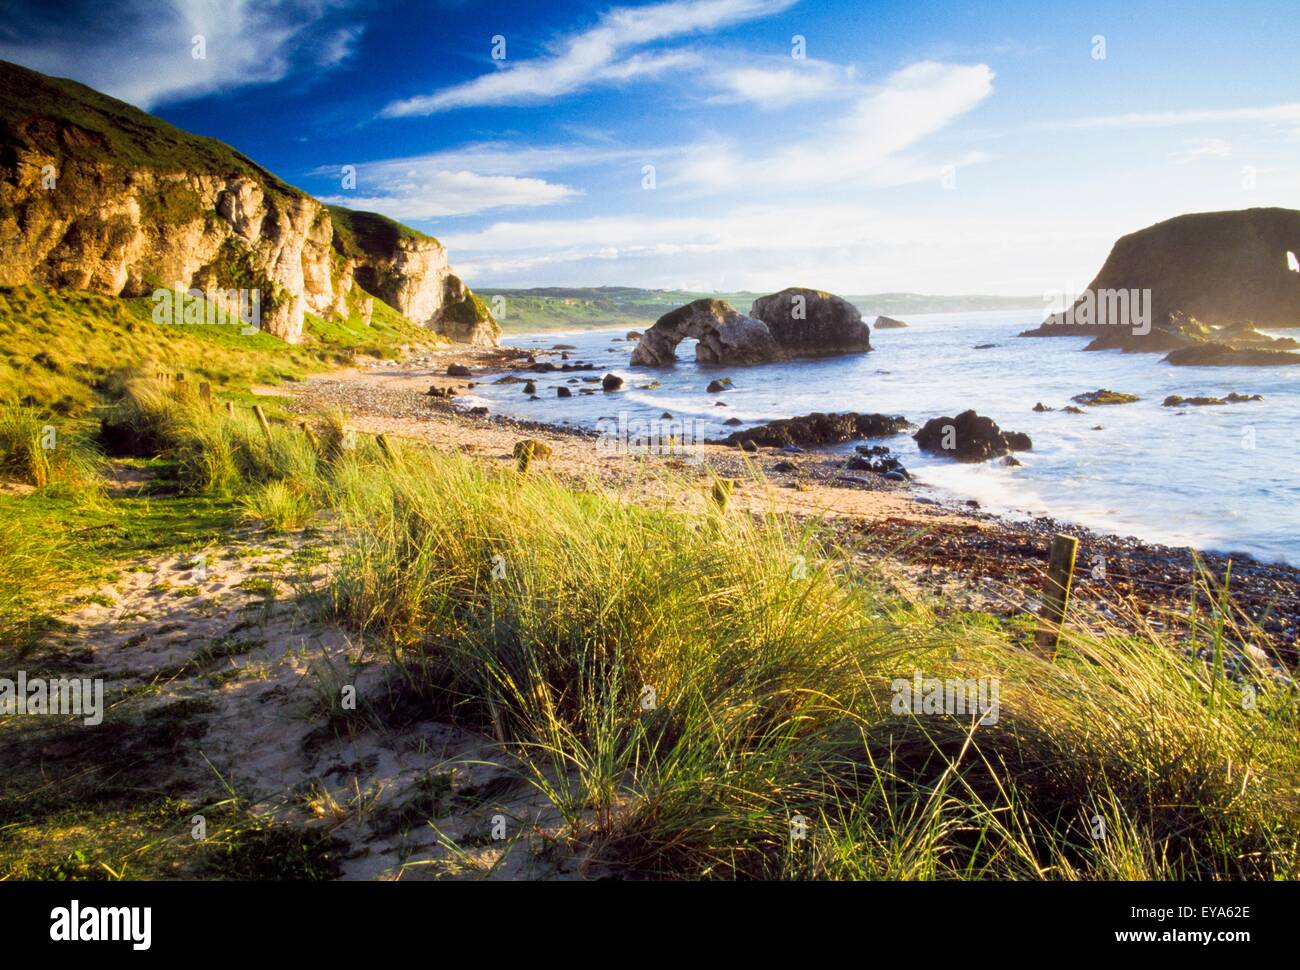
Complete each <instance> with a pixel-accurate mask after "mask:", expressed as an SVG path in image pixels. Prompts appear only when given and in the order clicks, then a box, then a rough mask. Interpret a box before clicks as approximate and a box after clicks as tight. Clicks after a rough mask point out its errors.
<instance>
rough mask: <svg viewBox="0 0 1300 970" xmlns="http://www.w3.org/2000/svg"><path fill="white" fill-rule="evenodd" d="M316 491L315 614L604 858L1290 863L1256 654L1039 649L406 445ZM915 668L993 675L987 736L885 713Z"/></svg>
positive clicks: (936, 873) (764, 552)
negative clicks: (480, 746)
mask: <svg viewBox="0 0 1300 970" xmlns="http://www.w3.org/2000/svg"><path fill="white" fill-rule="evenodd" d="M680 484H681V488H682V490H683V494H684V495H694V491H696V490H691V489H688V488H687V486H686V485H685V483H680ZM336 488H337V494H336V503H337V506H338V508H339V511H340V515H341V518H342V523H343V528H344V531H345V533H346V535H347V537H348V542H347V546H346V551H345V554H344V556H343V558H342V561H341V564H340V567H339V570H338V573H337V576H336V579H335V584H334V605H335V610H336V612H337V615H339V616H340V617H341V618H342V619H344V620H345V621H347V622H350V623H352V624H355V625H356V626H358V627H360V628H363V629H365V630H367V631H369V632H371V633H378V634H381V635H382V636H383V637H384V638H386V639H387V640H388V641H389V642H391V643H393V644H394V647H395V650H396V654H395V655H396V656H398V657H400V658H401V660H400V662H401V663H403V664H404V665H406V666H407V667H408V668H409V669H411V670H413V671H417V672H418V678H419V680H420V682H421V683H422V684H424V685H425V687H426V688H427V690H428V692H429V696H430V698H431V700H432V701H433V702H434V703H437V704H439V705H441V706H443V707H444V709H445V710H446V711H447V712H448V713H449V714H451V715H453V716H455V717H456V718H458V719H463V720H466V721H468V722H470V723H472V724H475V725H477V726H478V727H479V728H480V729H482V730H484V731H486V732H488V733H491V734H495V735H496V736H497V737H499V738H501V739H502V740H503V741H504V742H505V743H507V744H509V745H510V746H511V747H512V748H514V749H516V750H517V752H519V753H520V754H521V755H522V757H523V758H524V759H525V761H526V762H527V763H528V764H529V765H530V766H531V772H530V780H531V781H532V782H533V784H535V785H537V786H538V787H540V788H542V789H543V790H545V791H546V792H547V794H548V795H549V796H550V797H551V798H552V800H553V801H554V802H555V804H556V805H557V806H558V807H559V808H560V809H561V811H562V812H563V813H564V816H565V818H566V820H567V822H568V826H569V833H568V834H569V836H570V837H571V838H573V839H575V840H577V841H579V842H581V843H583V844H585V845H588V846H590V847H591V850H592V851H593V852H595V853H596V855H597V857H599V858H600V859H602V860H604V861H605V862H606V863H608V864H610V865H612V866H613V867H615V870H616V871H623V872H626V873H628V874H638V875H646V874H650V875H658V876H687V877H722V878H734V877H782V878H788V877H794V878H846V877H852V878H889V879H894V878H989V877H991V878H1090V879H1099V878H1101V879H1104V878H1178V879H1182V878H1274V877H1286V878H1293V877H1295V876H1296V875H1297V868H1296V866H1297V861H1296V839H1297V836H1298V835H1300V819H1298V817H1297V815H1296V813H1295V810H1294V809H1295V798H1296V784H1297V780H1298V779H1300V770H1298V769H1300V757H1297V752H1296V749H1295V745H1294V737H1295V729H1296V726H1297V725H1296V715H1295V697H1294V694H1293V693H1291V692H1290V691H1288V690H1287V689H1286V688H1284V687H1283V686H1281V685H1280V684H1278V683H1277V682H1276V681H1274V680H1272V679H1271V678H1270V677H1268V676H1267V675H1265V674H1264V672H1263V671H1262V670H1259V669H1257V668H1251V669H1249V670H1247V671H1246V672H1245V673H1244V674H1243V675H1242V681H1241V682H1240V683H1238V682H1228V681H1225V679H1224V675H1223V673H1222V670H1223V668H1222V665H1219V666H1218V667H1217V668H1216V667H1215V665H1214V664H1213V663H1212V662H1206V661H1203V660H1188V659H1186V656H1185V654H1183V653H1181V652H1179V651H1178V650H1175V649H1174V648H1173V644H1170V643H1165V642H1161V641H1159V640H1158V639H1152V638H1149V637H1134V636H1131V635H1127V634H1124V633H1121V632H1119V631H1118V630H1116V631H1113V632H1107V633H1105V634H1104V635H1096V634H1088V635H1082V634H1080V635H1074V636H1070V637H1068V638H1067V640H1066V642H1065V643H1064V644H1063V647H1062V650H1061V652H1060V654H1059V655H1058V657H1057V658H1056V659H1055V662H1052V661H1051V660H1048V659H1045V658H1043V657H1040V656H1038V655H1036V654H1035V653H1034V652H1032V651H1031V650H1029V649H1028V644H1027V638H1025V637H1018V636H1017V635H1016V633H1015V631H1014V629H1013V630H1007V629H1000V628H998V627H997V626H996V625H993V626H990V625H988V624H985V623H980V622H973V621H972V620H970V619H969V618H964V617H960V616H959V617H955V618H953V617H948V618H945V617H943V616H941V615H939V614H938V613H936V612H935V611H934V610H933V609H931V608H930V607H929V606H928V605H926V604H924V603H919V602H910V601H908V600H906V599H900V597H899V596H898V594H897V593H894V592H892V591H889V590H887V589H885V588H883V587H882V586H880V585H877V584H875V583H873V582H872V580H871V578H870V577H863V576H862V575H860V574H857V573H854V572H853V571H851V570H850V569H849V567H848V564H847V562H846V561H845V560H843V559H842V558H841V557H840V556H838V555H837V554H836V552H835V551H834V550H832V549H829V548H826V547H825V546H823V545H822V544H820V543H819V541H818V539H817V536H816V535H815V534H814V533H812V532H808V531H804V530H793V531H792V527H791V525H790V523H788V522H783V521H781V520H779V519H777V518H774V517H773V518H767V519H754V518H751V517H748V516H743V515H739V514H722V513H719V512H718V511H717V508H716V506H714V505H712V504H711V503H709V502H708V501H706V499H705V496H704V495H703V493H702V492H701V493H700V494H698V495H695V496H694V500H693V502H689V503H688V502H686V501H683V502H682V503H679V504H678V505H677V506H676V507H675V508H673V509H671V510H669V509H651V508H646V507H643V506H638V505H632V504H629V503H626V502H622V501H618V500H617V499H616V498H615V497H613V496H606V495H603V494H601V493H600V491H599V489H598V488H597V487H596V486H593V487H592V488H591V489H589V490H582V491H575V490H572V489H570V488H567V487H565V486H562V485H560V484H558V483H556V482H555V481H553V480H551V479H549V478H547V477H545V476H544V475H543V476H537V475H530V476H529V477H527V478H526V479H525V478H521V477H519V476H517V475H513V474H510V473H504V474H502V473H495V472H491V471H487V470H485V469H484V468H483V466H482V465H481V464H479V463H476V462H474V461H473V460H471V459H467V458H464V457H461V456H453V455H430V454H427V453H421V454H419V455H410V454H408V456H407V457H406V458H405V459H404V460H403V463H402V466H401V468H400V469H391V468H371V469H367V470H364V471H362V470H360V469H359V468H357V467H356V466H349V467H345V468H342V469H340V474H339V475H338V476H337V486H336ZM1204 632H1205V635H1206V637H1207V643H1208V644H1209V645H1210V646H1211V647H1213V644H1214V642H1215V640H1216V638H1220V639H1221V638H1222V635H1223V631H1222V630H1221V629H1218V630H1217V631H1216V630H1215V629H1209V628H1207V629H1206V630H1205V631H1204ZM1211 652H1212V653H1213V652H1215V651H1213V650H1211ZM1216 670H1217V672H1216ZM918 671H919V672H920V673H921V674H923V675H924V676H925V677H933V678H940V679H944V680H947V679H949V678H955V679H961V680H963V681H966V680H972V681H976V680H981V679H991V681H992V682H996V683H997V684H998V685H999V693H1000V701H999V707H1000V712H999V716H998V718H997V721H996V724H980V723H977V720H978V718H977V717H972V716H961V715H949V714H939V713H935V714H915V713H912V711H910V710H907V711H902V712H900V711H898V710H897V709H896V707H895V705H894V703H893V701H894V697H895V691H894V690H893V687H894V685H895V683H896V681H898V680H899V679H900V678H901V679H907V680H910V679H911V678H912V677H913V675H914V674H915V673H916V672H918ZM1247 689H1248V690H1247ZM1247 694H1249V695H1250V698H1251V702H1250V705H1249V706H1247V703H1245V702H1243V698H1244V697H1245V696H1246V695H1247ZM1103 835H1104V837H1102V836H1103Z"/></svg>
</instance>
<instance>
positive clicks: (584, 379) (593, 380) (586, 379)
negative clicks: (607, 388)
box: [582, 377, 600, 384]
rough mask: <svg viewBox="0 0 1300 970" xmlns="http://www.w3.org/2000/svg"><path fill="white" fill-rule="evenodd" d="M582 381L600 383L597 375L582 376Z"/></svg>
mask: <svg viewBox="0 0 1300 970" xmlns="http://www.w3.org/2000/svg"><path fill="white" fill-rule="evenodd" d="M582 382H583V383H584V384H599V383H600V378H599V377H584V378H583V379H582Z"/></svg>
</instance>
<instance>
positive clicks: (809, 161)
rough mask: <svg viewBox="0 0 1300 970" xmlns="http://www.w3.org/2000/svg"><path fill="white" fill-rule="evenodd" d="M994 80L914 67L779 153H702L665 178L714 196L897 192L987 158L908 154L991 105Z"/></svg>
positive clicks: (961, 69) (967, 69)
mask: <svg viewBox="0 0 1300 970" xmlns="http://www.w3.org/2000/svg"><path fill="white" fill-rule="evenodd" d="M993 78H994V74H993V71H992V70H991V69H990V68H989V67H988V65H986V64H973V65H962V64H940V63H936V62H934V61H922V62H920V63H917V64H912V65H910V66H908V67H905V68H903V69H902V70H900V71H897V72H895V73H894V74H892V75H890V76H889V77H888V78H887V79H886V80H885V82H884V83H883V84H881V85H879V86H877V87H875V88H873V89H871V90H869V91H868V93H866V94H864V95H862V96H861V97H860V98H859V99H858V100H857V101H856V102H854V104H853V105H852V107H851V108H850V109H849V110H848V111H847V112H846V113H844V114H842V115H840V116H838V117H836V118H834V119H833V120H831V121H828V122H826V123H824V124H822V125H820V126H817V127H815V128H812V129H810V130H808V131H806V132H804V133H802V134H799V135H797V136H790V137H787V138H786V139H783V140H781V141H779V142H777V143H776V144H777V147H776V148H774V149H767V150H764V149H763V148H762V147H761V146H760V147H758V148H755V147H754V146H753V145H752V144H748V143H747V144H745V145H743V146H741V145H735V144H728V143H725V142H711V143H707V144H701V145H698V146H696V148H695V149H694V150H693V152H692V153H691V157H690V158H689V159H688V160H687V162H686V163H685V164H684V165H683V166H682V167H681V168H680V169H679V170H678V171H677V172H676V173H669V174H667V175H666V177H665V183H666V184H668V185H671V186H679V187H684V188H686V189H693V190H697V191H709V192H714V191H720V190H726V189H736V188H740V187H743V186H746V185H748V186H762V187H765V188H772V187H780V186H787V185H788V186H794V187H808V186H813V185H821V184H825V183H829V182H835V183H840V184H846V183H862V182H867V183H871V184H876V185H897V184H902V183H905V182H909V181H917V180H920V179H927V178H938V177H939V174H940V172H941V171H942V169H943V168H944V166H946V165H953V166H959V165H963V164H972V163H974V162H977V161H981V160H983V159H984V158H985V157H986V156H985V155H983V154H982V153H977V152H966V153H963V154H962V155H961V156H960V157H958V158H945V159H943V160H941V161H938V162H936V161H930V162H919V161H916V160H914V159H911V158H908V157H906V156H905V155H904V154H903V153H904V152H906V151H907V150H909V149H911V148H912V147H913V146H914V145H916V143H917V142H919V141H921V140H922V139H923V138H925V137H926V136H928V135H932V134H934V133H935V132H937V131H939V130H940V129H942V128H944V127H946V126H947V125H949V124H950V123H952V122H953V121H954V120H956V119H957V118H958V117H960V116H961V115H963V114H965V113H966V112H967V111H970V110H971V109H972V108H974V107H976V106H977V105H978V104H980V103H981V102H982V101H984V100H985V99H986V98H988V97H989V95H990V94H992V92H993Z"/></svg>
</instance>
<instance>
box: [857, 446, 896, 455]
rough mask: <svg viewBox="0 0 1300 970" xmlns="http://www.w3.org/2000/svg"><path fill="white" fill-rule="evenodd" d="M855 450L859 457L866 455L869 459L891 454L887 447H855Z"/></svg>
mask: <svg viewBox="0 0 1300 970" xmlns="http://www.w3.org/2000/svg"><path fill="white" fill-rule="evenodd" d="M853 450H854V451H856V452H857V453H858V454H859V455H866V456H868V457H876V456H879V455H887V454H889V449H888V448H887V447H886V446H885V445H855V446H854V448H853Z"/></svg>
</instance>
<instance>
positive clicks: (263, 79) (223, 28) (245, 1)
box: [0, 0, 360, 110]
mask: <svg viewBox="0 0 1300 970" xmlns="http://www.w3.org/2000/svg"><path fill="white" fill-rule="evenodd" d="M344 2H345V0H273V2H265V3H254V2H252V0H161V2H155V0H128V2H124V3H120V4H104V5H88V6H87V8H86V11H85V17H84V18H83V19H77V20H75V21H74V20H72V19H67V20H64V19H62V18H57V17H52V16H49V15H48V13H47V12H45V11H41V10H38V11H35V12H34V13H33V14H31V15H26V16H23V18H22V20H21V22H16V23H15V22H12V21H11V22H10V23H9V25H8V26H9V28H10V29H9V30H8V31H7V32H6V34H5V39H4V40H0V58H3V59H6V60H12V61H16V62H17V63H20V64H23V65H25V66H27V67H31V68H34V69H35V70H38V71H42V72H44V73H46V74H53V75H56V76H59V77H71V78H75V79H76V80H78V81H81V82H82V83H83V84H88V85H90V86H91V87H94V88H96V89H98V90H100V91H103V92H105V93H106V94H110V95H112V96H113V97H116V98H120V99H122V100H123V101H127V102H130V103H131V104H134V105H136V106H138V107H141V108H144V109H146V110H148V109H150V108H152V107H153V106H155V105H157V104H160V103H162V102H166V101H175V100H179V99H182V98H192V97H197V96H200V95H204V94H208V93H211V92H213V91H219V90H224V89H227V88H234V87H239V86H242V85H247V84H260V83H267V82H272V81H278V80H280V79H281V78H283V77H285V76H286V75H287V74H288V73H289V72H290V70H291V69H292V66H293V64H294V62H295V60H296V59H297V58H298V57H299V56H307V57H309V58H311V59H312V60H314V63H316V64H317V65H319V66H322V67H332V66H335V65H337V64H339V63H341V62H342V61H344V60H345V59H346V58H347V56H348V53H349V52H350V50H351V45H352V44H353V43H354V42H355V40H356V38H357V37H358V36H359V33H360V31H359V30H357V29H344V30H334V31H333V32H332V33H330V34H328V35H327V36H325V37H324V38H323V39H322V37H321V33H322V31H323V30H326V29H328V19H329V17H330V15H331V14H334V13H336V12H337V11H338V10H339V9H340V8H342V6H343V5H344ZM196 37H202V38H203V46H204V51H203V53H204V56H203V57H202V58H195V57H194V56H193V52H194V49H195V48H194V38H196ZM313 54H314V55H315V56H314V57H312V55H313Z"/></svg>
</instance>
